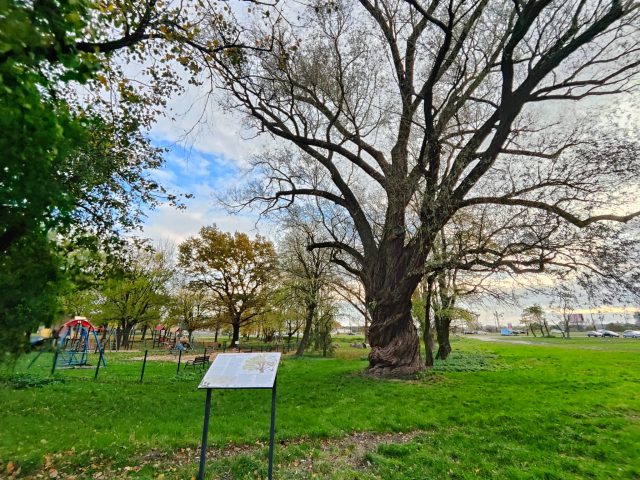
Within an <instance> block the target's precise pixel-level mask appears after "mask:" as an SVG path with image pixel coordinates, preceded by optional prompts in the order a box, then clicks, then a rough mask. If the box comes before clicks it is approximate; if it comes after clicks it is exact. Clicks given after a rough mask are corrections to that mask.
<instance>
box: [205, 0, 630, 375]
mask: <svg viewBox="0 0 640 480" xmlns="http://www.w3.org/2000/svg"><path fill="white" fill-rule="evenodd" d="M639 13H640V7H639V6H638V4H637V3H635V2H631V1H620V0H611V1H606V2H605V1H603V2H587V1H570V2H566V1H563V2H560V1H552V0H529V1H526V2H522V1H516V2H511V1H498V2H489V1H487V0H474V1H466V0H465V1H462V0H459V1H455V0H451V1H448V2H440V1H429V2H427V1H420V0H406V1H400V0H357V1H356V0H344V1H337V2H329V3H327V2H312V4H311V5H310V6H309V7H308V8H304V7H300V8H297V9H294V11H292V12H291V14H292V15H295V18H296V21H293V17H292V21H291V22H289V23H287V22H282V21H281V22H278V23H276V24H275V26H274V28H270V29H269V30H266V29H265V28H264V27H263V26H260V25H257V26H256V27H255V29H254V31H253V35H254V38H255V42H256V44H258V45H261V44H263V43H264V42H265V41H269V42H271V43H272V46H273V48H271V49H269V50H268V51H243V52H241V54H240V57H239V58H234V59H227V58H224V57H219V56H218V57H212V56H204V57H203V61H202V63H201V66H202V67H203V68H208V69H209V71H210V72H211V74H212V78H215V79H220V81H219V82H218V86H219V87H220V88H222V89H224V90H226V91H227V92H228V94H229V104H230V105H233V106H234V107H237V108H240V109H241V110H243V111H244V112H245V113H246V114H247V118H248V119H249V121H250V122H251V123H252V124H253V125H254V126H255V127H256V128H257V129H259V130H262V131H266V132H268V133H269V134H271V135H272V136H273V137H275V138H276V139H280V140H281V141H282V142H283V144H289V145H295V146H296V147H297V151H295V152H289V153H285V154H283V153H282V151H276V152H274V153H267V154H265V155H262V156H261V157H260V158H259V159H258V162H257V167H258V170H259V171H260V173H261V174H263V177H262V178H264V181H263V182H262V183H260V184H258V185H254V186H253V187H252V189H251V190H252V191H250V192H248V194H249V196H250V197H252V198H254V199H255V200H259V201H263V202H265V203H266V208H267V209H274V208H281V207H283V206H286V205H288V204H290V203H291V202H292V201H299V199H301V198H302V199H304V198H311V199H312V200H310V203H313V204H315V205H316V206H317V208H318V209H319V210H320V211H322V212H325V213H326V212H330V211H332V212H336V214H337V217H336V218H339V219H340V220H339V221H338V220H336V221H333V222H331V231H330V232H329V233H330V234H333V238H332V240H331V241H329V242H327V241H323V242H321V243H319V244H318V245H317V246H318V247H330V248H333V249H338V250H339V251H340V252H341V254H340V255H338V256H336V257H335V258H334V259H335V260H336V261H338V262H339V263H341V264H342V265H343V266H344V267H345V268H347V269H349V270H350V271H352V272H353V273H355V274H356V275H358V276H359V277H360V279H361V280H362V282H363V285H364V287H365V290H366V299H367V303H368V304H369V305H371V312H372V323H371V328H370V332H369V335H370V342H371V346H372V349H371V353H370V355H369V372H370V373H372V374H404V373H413V372H416V371H419V370H421V369H422V368H423V365H422V362H421V361H420V354H419V350H420V349H419V340H418V335H417V331H416V328H415V325H414V323H413V321H412V318H411V296H412V294H413V292H414V290H415V288H416V286H417V285H418V283H419V282H420V280H421V278H422V277H423V276H424V275H425V274H426V273H427V271H426V269H425V265H426V262H427V259H428V256H429V254H430V252H431V251H432V249H433V245H434V241H435V239H436V236H437V234H438V232H439V231H441V229H442V228H443V226H445V225H446V224H447V222H448V221H449V220H450V219H451V217H452V215H453V214H454V213H455V212H457V211H459V210H461V209H465V208H469V207H472V206H477V205H482V204H490V205H495V209H496V210H503V211H504V210H509V209H513V208H516V209H517V208H522V207H525V208H528V209H535V210H540V211H543V212H546V213H548V214H549V215H551V216H553V217H555V218H557V219H558V221H560V222H563V223H566V224H568V225H571V226H572V227H574V228H583V227H586V226H589V225H591V224H593V223H594V222H600V221H614V222H616V221H617V222H627V221H629V220H631V219H633V218H634V217H636V216H637V213H633V212H630V211H629V210H628V208H627V209H625V207H623V206H621V205H624V200H625V196H627V197H626V198H628V195H629V194H630V192H631V190H630V189H629V188H624V187H623V186H629V184H630V182H629V180H630V179H631V183H633V182H636V183H637V180H633V179H634V178H635V179H637V178H638V161H637V156H635V157H634V155H635V153H633V152H635V150H634V147H633V146H625V145H622V144H617V143H615V142H614V143H607V142H606V141H602V140H601V139H599V138H594V135H596V134H597V132H596V131H591V132H587V133H585V132H584V131H581V130H580V129H579V128H576V123H575V122H573V123H571V122H569V123H567V121H566V120H565V121H564V123H563V120H564V119H563V118H562V117H561V116H559V115H557V109H561V108H563V106H564V105H565V104H566V102H569V101H570V102H577V101H579V100H581V99H583V98H588V97H590V96H603V95H612V94H619V93H622V92H627V91H630V90H631V88H632V85H633V80H632V79H633V76H634V75H635V74H636V73H637V71H638V69H639V65H640V63H639V61H638V52H639V50H640V46H639V44H638V40H637V38H638V37H637V34H638V28H639V26H640V21H639ZM285 14H286V11H285ZM297 19H300V21H297ZM203 35H204V36H206V34H205V33H203ZM563 101H564V102H565V103H563ZM545 105H553V106H554V108H555V109H556V110H554V108H549V107H545ZM554 112H555V113H554ZM589 144H590V145H589ZM587 146H588V147H590V148H587ZM581 149H586V150H588V151H589V152H590V153H589V154H583V153H582V152H581ZM630 154H631V155H630ZM415 205H417V206H418V208H417V209H416V208H414V206H415Z"/></svg>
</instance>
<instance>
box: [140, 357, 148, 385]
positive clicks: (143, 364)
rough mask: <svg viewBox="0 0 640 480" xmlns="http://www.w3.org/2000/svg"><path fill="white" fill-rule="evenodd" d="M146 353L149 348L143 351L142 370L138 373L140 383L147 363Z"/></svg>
mask: <svg viewBox="0 0 640 480" xmlns="http://www.w3.org/2000/svg"><path fill="white" fill-rule="evenodd" d="M147 353H149V350H145V351H144V360H143V361H142V372H141V373H140V383H142V379H143V378H144V367H146V365H147Z"/></svg>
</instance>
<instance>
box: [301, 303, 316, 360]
mask: <svg viewBox="0 0 640 480" xmlns="http://www.w3.org/2000/svg"><path fill="white" fill-rule="evenodd" d="M315 311H316V303H315V302H311V303H309V304H308V305H307V316H306V318H305V319H304V332H303V333H302V340H300V343H299V344H298V349H297V350H296V355H297V356H299V357H301V356H302V355H304V351H305V350H306V349H307V347H308V346H309V340H310V338H311V326H312V325H313V316H314V315H315Z"/></svg>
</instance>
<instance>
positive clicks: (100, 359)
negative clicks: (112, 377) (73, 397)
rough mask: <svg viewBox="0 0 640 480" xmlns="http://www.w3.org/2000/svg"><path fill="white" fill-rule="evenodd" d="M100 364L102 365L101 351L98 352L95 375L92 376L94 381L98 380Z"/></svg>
mask: <svg viewBox="0 0 640 480" xmlns="http://www.w3.org/2000/svg"><path fill="white" fill-rule="evenodd" d="M100 363H102V350H100V357H99V358H98V365H97V366H96V374H95V375H94V376H93V379H94V380H97V379H98V372H99V371H100Z"/></svg>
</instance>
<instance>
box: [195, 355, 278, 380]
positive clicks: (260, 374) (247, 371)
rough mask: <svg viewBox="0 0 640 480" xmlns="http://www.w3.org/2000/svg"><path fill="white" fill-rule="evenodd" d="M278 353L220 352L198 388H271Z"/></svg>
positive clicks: (276, 369) (276, 367) (276, 368)
mask: <svg viewBox="0 0 640 480" xmlns="http://www.w3.org/2000/svg"><path fill="white" fill-rule="evenodd" d="M279 363H280V353H221V354H219V355H218V356H217V357H216V358H215V359H214V361H213V363H212V364H211V366H210V367H209V370H207V373H206V374H205V376H204V378H203V379H202V381H201V382H200V385H199V386H198V388H271V387H273V382H274V381H275V378H276V373H277V371H278V364H279Z"/></svg>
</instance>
